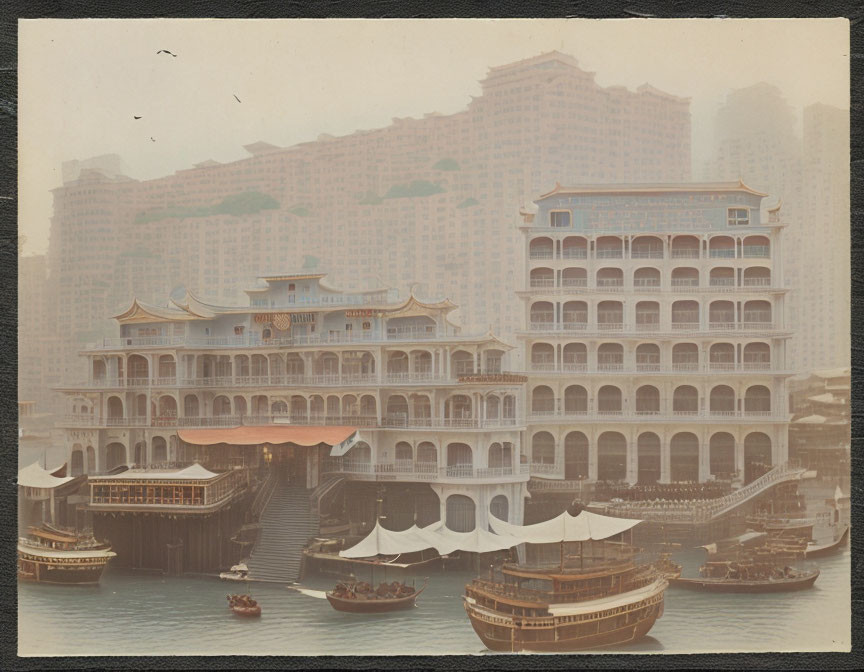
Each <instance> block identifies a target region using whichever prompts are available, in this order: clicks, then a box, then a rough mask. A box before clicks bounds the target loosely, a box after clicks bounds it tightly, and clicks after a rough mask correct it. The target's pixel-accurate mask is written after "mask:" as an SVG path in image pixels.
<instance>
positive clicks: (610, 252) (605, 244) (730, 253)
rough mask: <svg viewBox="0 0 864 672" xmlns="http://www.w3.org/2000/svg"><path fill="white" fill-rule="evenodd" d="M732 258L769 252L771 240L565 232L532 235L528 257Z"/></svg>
mask: <svg viewBox="0 0 864 672" xmlns="http://www.w3.org/2000/svg"><path fill="white" fill-rule="evenodd" d="M667 254H668V257H669V258H672V259H698V258H700V257H702V258H709V259H711V258H714V259H718V258H719V259H734V258H739V259H740V258H744V259H748V258H763V257H770V256H771V241H770V240H769V238H768V237H767V236H763V235H756V234H754V235H747V236H741V237H733V236H729V235H725V234H715V235H709V236H707V238H706V239H704V240H703V239H700V238H698V237H697V236H692V235H687V234H682V235H676V236H673V237H672V238H671V240H670V241H669V242H668V245H667V243H666V241H665V240H664V239H663V238H661V237H659V236H652V235H640V236H635V237H633V238H624V237H621V236H609V235H606V236H597V237H596V238H593V239H589V238H587V237H585V236H567V237H565V238H563V239H561V240H560V241H556V240H553V239H552V238H550V237H547V236H538V237H536V238H532V239H531V241H530V242H529V243H528V256H529V258H530V259H553V258H558V259H587V258H588V257H589V256H590V257H592V258H594V259H624V258H629V259H663V258H664V257H666V256H667Z"/></svg>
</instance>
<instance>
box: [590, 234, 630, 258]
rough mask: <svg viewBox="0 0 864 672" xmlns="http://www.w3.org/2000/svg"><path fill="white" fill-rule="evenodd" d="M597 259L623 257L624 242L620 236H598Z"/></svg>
mask: <svg viewBox="0 0 864 672" xmlns="http://www.w3.org/2000/svg"><path fill="white" fill-rule="evenodd" d="M596 249H597V255H596V256H597V259H621V258H622V257H623V256H624V244H623V241H622V240H621V238H619V237H618V236H599V237H598V238H597V247H596Z"/></svg>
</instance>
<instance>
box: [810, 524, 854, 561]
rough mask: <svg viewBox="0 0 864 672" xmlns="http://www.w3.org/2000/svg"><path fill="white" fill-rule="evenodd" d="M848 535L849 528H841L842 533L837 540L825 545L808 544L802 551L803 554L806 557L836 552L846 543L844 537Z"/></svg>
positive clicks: (817, 556) (818, 556) (816, 556)
mask: <svg viewBox="0 0 864 672" xmlns="http://www.w3.org/2000/svg"><path fill="white" fill-rule="evenodd" d="M848 535H849V528H848V527H847V528H846V529H845V530H843V533H842V534H841V535H840V538H839V539H837V541H835V542H833V543H831V544H826V545H825V546H809V547H808V548H807V550H806V551H805V553H804V556H805V557H807V558H820V557H822V556H825V555H831V554H832V553H836V552H837V551H838V550H840V547H841V546H843V544H845V543H846V537H847V536H848Z"/></svg>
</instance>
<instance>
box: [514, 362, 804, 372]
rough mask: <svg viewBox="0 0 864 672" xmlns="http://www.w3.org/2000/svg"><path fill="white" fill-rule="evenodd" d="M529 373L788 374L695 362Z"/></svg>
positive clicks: (750, 365) (753, 365) (542, 367)
mask: <svg viewBox="0 0 864 672" xmlns="http://www.w3.org/2000/svg"><path fill="white" fill-rule="evenodd" d="M530 371H531V372H532V373H574V372H578V373H585V374H598V373H601V374H606V373H620V374H627V375H633V374H638V373H649V374H653V373H656V374H659V375H676V374H679V373H700V374H712V373H717V372H724V373H751V372H770V373H771V374H782V373H790V372H789V371H785V370H783V369H779V368H772V366H771V362H739V363H737V364H735V363H734V362H709V363H707V364H699V363H698V362H674V363H672V364H661V363H659V362H651V363H644V362H643V363H639V362H637V363H636V364H635V365H632V364H623V363H622V364H615V363H598V364H597V365H596V366H589V365H588V364H587V363H584V362H583V363H578V364H576V363H566V362H565V363H564V364H562V365H560V366H559V365H557V364H555V363H552V362H543V363H536V364H535V363H532V364H531V366H530Z"/></svg>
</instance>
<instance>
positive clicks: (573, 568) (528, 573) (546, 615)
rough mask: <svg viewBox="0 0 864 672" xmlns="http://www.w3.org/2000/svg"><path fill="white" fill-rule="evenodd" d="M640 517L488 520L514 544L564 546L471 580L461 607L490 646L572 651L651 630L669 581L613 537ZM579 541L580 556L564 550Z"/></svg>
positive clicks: (618, 642) (627, 639) (614, 642)
mask: <svg viewBox="0 0 864 672" xmlns="http://www.w3.org/2000/svg"><path fill="white" fill-rule="evenodd" d="M640 522H641V521H639V520H625V519H619V518H610V517H607V516H601V515H597V514H594V513H590V512H588V511H582V512H581V513H580V514H579V515H578V516H571V515H570V514H569V513H568V512H566V511H565V512H564V513H563V514H561V515H560V516H558V517H557V518H554V519H552V520H549V521H546V522H545V523H537V524H535V525H526V526H519V525H511V524H508V523H504V522H503V521H500V520H498V519H496V518H491V525H492V528H493V530H495V532H497V533H499V534H502V535H509V536H511V539H513V540H514V541H516V543H522V542H526V543H528V544H529V545H530V544H542V545H545V546H546V548H548V545H549V544H557V545H559V560H558V562H553V563H549V562H548V561H547V562H543V561H542V559H540V560H538V561H537V562H533V563H525V564H504V565H503V566H502V567H501V571H500V578H497V577H495V575H494V572H492V576H490V579H489V580H485V579H479V578H478V579H474V580H473V581H472V582H471V583H470V584H468V585H467V586H466V589H465V596H464V606H465V611H466V613H467V615H468V618H469V620H470V621H471V625H472V626H473V628H474V631H475V632H476V633H477V636H478V637H479V638H480V640H481V641H482V642H483V643H484V644H485V645H486V646H487V647H488V648H489V649H491V650H493V651H511V652H516V651H535V652H571V651H583V650H588V649H595V648H599V647H606V646H614V645H621V644H626V643H629V642H633V641H636V640H638V639H640V638H641V637H643V636H644V635H646V634H647V633H648V631H649V630H650V629H651V627H652V626H653V625H654V622H655V621H656V620H657V619H658V618H660V617H661V616H662V615H663V597H664V593H665V590H666V587H667V586H668V583H667V581H666V579H665V578H664V577H663V576H662V575H661V574H660V573H659V572H658V571H657V569H656V568H655V567H654V566H652V565H650V564H637V563H636V562H635V552H636V549H634V548H633V546H632V545H631V544H625V543H624V542H623V541H610V538H612V537H619V538H620V537H623V534H624V533H625V532H627V531H628V530H630V529H632V528H633V527H634V526H635V525H637V524H638V523H640ZM631 541H632V539H631ZM574 542H578V546H579V549H578V550H579V552H578V555H571V556H568V555H565V544H567V545H568V546H569V547H571V548H572V547H573V545H574ZM531 550H534V549H532V548H529V549H527V551H531ZM536 550H537V551H542V550H545V549H544V548H543V547H537V548H536ZM535 555H537V556H540V553H536V554H535Z"/></svg>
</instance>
